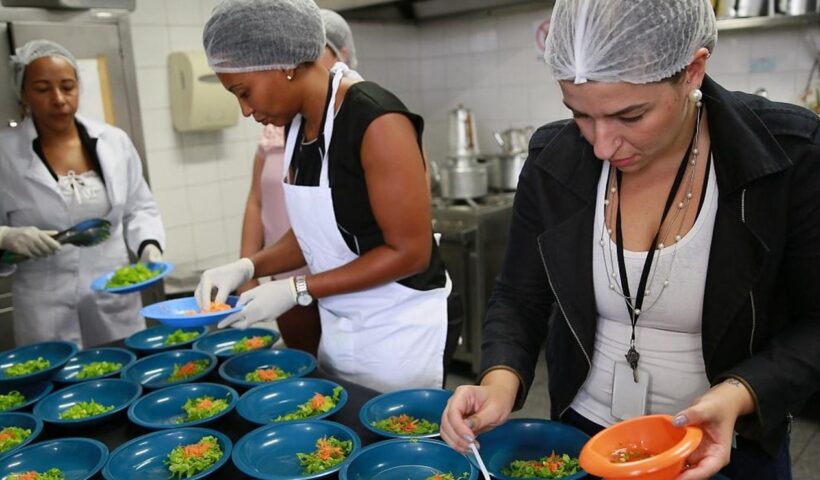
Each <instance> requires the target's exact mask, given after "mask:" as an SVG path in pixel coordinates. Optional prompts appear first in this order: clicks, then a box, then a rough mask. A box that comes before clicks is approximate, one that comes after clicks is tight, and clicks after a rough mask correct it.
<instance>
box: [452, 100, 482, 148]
mask: <svg viewBox="0 0 820 480" xmlns="http://www.w3.org/2000/svg"><path fill="white" fill-rule="evenodd" d="M475 132H476V125H475V119H474V118H473V114H472V113H470V109H468V108H464V107H463V106H461V105H459V106H458V108H456V109H455V110H451V111H450V130H449V147H450V150H449V152H450V156H451V157H471V156H476V155H478V137H476V133H475Z"/></svg>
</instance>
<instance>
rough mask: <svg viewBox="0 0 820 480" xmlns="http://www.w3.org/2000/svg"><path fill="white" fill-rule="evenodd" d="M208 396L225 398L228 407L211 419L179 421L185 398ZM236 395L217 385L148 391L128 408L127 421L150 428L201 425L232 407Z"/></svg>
mask: <svg viewBox="0 0 820 480" xmlns="http://www.w3.org/2000/svg"><path fill="white" fill-rule="evenodd" d="M205 395H207V396H209V397H211V398H214V399H220V398H222V399H226V400H227V401H228V408H226V409H225V410H222V411H221V412H219V413H217V414H216V415H214V416H212V417H208V418H205V419H202V420H196V421H193V422H180V420H182V419H183V418H185V411H184V410H183V409H182V406H183V405H184V404H185V402H186V401H187V400H188V399H192V398H198V397H202V396H205ZM238 400H239V394H238V393H236V390H234V389H233V388H231V387H227V386H225V385H219V384H217V383H183V384H181V385H174V386H173V387H168V388H163V389H162V390H157V391H155V392H151V393H149V394H148V395H146V396H144V397H142V398H140V399H139V400H137V401H136V402H134V403H133V404H131V406H130V407H129V408H128V418H129V419H130V420H131V421H132V422H134V423H136V424H137V425H139V426H141V427H145V428H150V429H161V428H178V427H193V426H195V425H197V426H201V425H206V424H209V423H212V422H215V421H216V420H218V419H219V418H221V417H223V416H224V415H226V414H228V413H229V412H230V411H231V410H233V409H234V407H235V406H236V402H237V401H238Z"/></svg>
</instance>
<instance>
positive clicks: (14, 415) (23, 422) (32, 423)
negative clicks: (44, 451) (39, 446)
mask: <svg viewBox="0 0 820 480" xmlns="http://www.w3.org/2000/svg"><path fill="white" fill-rule="evenodd" d="M7 427H18V428H25V429H28V430H31V433H30V434H29V436H28V437H26V438H25V439H24V440H23V441H22V442H21V443H20V444H19V445H17V446H16V447H12V448H10V449H8V450H6V451H5V452H0V458H2V457H5V456H6V455H11V454H12V453H14V452H16V451H17V450H20V449H21V448H23V447H25V446H26V445H28V444H29V443H31V442H32V441H34V439H36V438H37V436H38V435H40V432H42V431H43V422H42V420H40V419H39V418H37V417H35V416H34V415H32V414H30V413H22V412H9V413H0V430H3V429H4V428H7Z"/></svg>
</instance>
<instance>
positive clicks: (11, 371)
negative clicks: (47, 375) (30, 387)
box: [6, 357, 51, 377]
mask: <svg viewBox="0 0 820 480" xmlns="http://www.w3.org/2000/svg"><path fill="white" fill-rule="evenodd" d="M50 366H51V362H49V361H48V360H46V359H45V358H43V357H37V358H35V359H34V360H28V361H26V362H22V363H15V364H14V365H12V366H10V367H9V368H7V369H6V376H9V377H22V376H23V375H31V374H32V373H35V372H39V371H40V370H45V369H46V368H48V367H50Z"/></svg>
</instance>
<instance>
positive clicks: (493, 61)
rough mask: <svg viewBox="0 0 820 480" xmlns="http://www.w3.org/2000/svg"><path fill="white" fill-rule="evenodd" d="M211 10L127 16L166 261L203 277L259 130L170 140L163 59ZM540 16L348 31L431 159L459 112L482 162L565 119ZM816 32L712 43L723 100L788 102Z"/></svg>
mask: <svg viewBox="0 0 820 480" xmlns="http://www.w3.org/2000/svg"><path fill="white" fill-rule="evenodd" d="M215 3H216V0H173V1H164V0H137V10H136V11H135V12H134V13H133V14H132V15H131V24H132V30H133V41H134V50H135V52H134V53H135V57H136V64H137V82H138V88H139V96H140V108H141V111H142V118H143V128H144V130H145V143H146V150H147V162H148V168H149V174H150V179H151V184H152V187H153V189H154V192H155V195H156V197H157V200H158V202H159V205H160V208H161V209H162V214H163V219H164V220H165V225H166V228H167V230H168V252H167V255H166V256H167V257H168V259H169V260H170V261H172V262H175V263H177V264H181V265H186V264H187V265H190V266H193V267H199V268H204V267H208V266H211V265H214V264H217V263H221V262H223V261H225V260H229V259H234V258H236V257H237V256H238V253H239V238H240V230H241V224H242V212H243V208H244V202H245V198H246V195H247V191H248V186H249V182H250V175H251V167H252V159H253V154H254V151H255V148H256V140H257V138H258V135H259V132H260V128H261V127H260V126H258V125H256V124H255V123H254V122H253V121H252V120H248V119H244V118H243V119H241V120H240V124H239V126H237V127H234V128H231V129H227V130H223V131H220V132H215V133H196V134H190V133H189V134H180V133H176V132H175V131H174V129H173V127H172V125H171V113H170V108H169V100H168V81H167V77H166V76H167V71H166V59H167V56H168V54H169V53H170V52H172V51H176V50H196V49H201V48H202V45H201V35H202V27H203V25H204V23H205V21H206V20H207V18H208V15H209V13H210V11H211V9H212V7H213V5H214V4H215ZM548 14H549V12H548V11H547V10H536V11H528V12H521V13H512V14H495V15H488V16H483V17H461V18H454V19H444V20H438V21H431V22H427V23H424V24H422V25H421V26H413V25H395V24H393V25H383V24H364V23H353V24H352V28H353V31H354V37H355V39H356V46H357V49H358V51H359V64H360V71H361V72H362V74H363V75H364V76H365V77H366V78H368V79H369V80H373V81H376V82H378V83H380V84H382V85H383V86H385V87H387V88H389V89H390V90H392V91H393V92H394V93H396V94H397V95H398V96H399V97H400V98H401V99H402V100H404V101H405V103H406V104H407V105H408V107H409V108H410V109H411V110H413V111H415V112H418V113H420V114H421V115H422V116H424V119H425V122H426V128H425V143H426V146H427V149H428V152H429V153H430V156H431V158H434V159H435V158H438V159H443V158H444V156H445V155H446V153H447V114H448V112H449V111H450V110H451V109H453V108H455V107H457V106H458V104H463V105H464V106H466V107H468V108H470V109H471V110H472V112H473V114H474V116H475V118H476V120H477V123H478V127H479V128H478V135H479V140H480V146H481V148H482V151H484V152H486V153H494V152H496V151H497V148H496V146H495V143H494V141H493V140H492V137H491V133H492V131H493V130H499V129H504V128H508V127H510V126H513V127H521V126H526V125H533V126H538V125H541V124H544V123H546V122H549V121H553V120H558V119H561V118H566V117H567V116H568V111H567V110H566V109H565V108H564V106H563V104H562V103H561V95H560V91H559V89H558V87H557V85H556V83H555V82H554V81H553V80H552V79H551V77H550V75H549V73H548V72H547V70H546V67H545V66H544V64H543V62H542V61H540V60H539V55H538V50H537V48H536V44H535V37H536V28H537V26H538V24H539V23H540V22H542V21H543V20H545V19H547V18H548ZM807 35H813V38H814V41H815V42H816V44H820V28H818V27H817V26H814V28H813V29H812V30H808V29H807V28H806V27H799V28H785V29H784V28H778V29H760V30H747V31H722V32H721V33H720V39H719V41H718V47H717V50H716V52H715V55H714V56H713V57H712V59H711V60H710V62H709V67H708V69H709V72H710V74H711V75H712V76H713V77H714V78H715V79H717V80H718V81H719V82H721V83H722V84H723V85H724V86H726V87H727V88H730V89H738V90H746V91H754V90H755V89H756V88H758V87H765V88H767V89H768V91H769V94H770V98H772V99H774V100H779V101H787V102H794V101H796V98H797V95H798V93H799V92H800V90H801V89H802V88H803V86H804V85H805V82H806V80H807V78H808V74H809V69H810V68H811V63H812V57H811V53H810V49H809V47H808V43H807V42H806V41H805V40H804V38H805V37H806V36H807Z"/></svg>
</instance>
